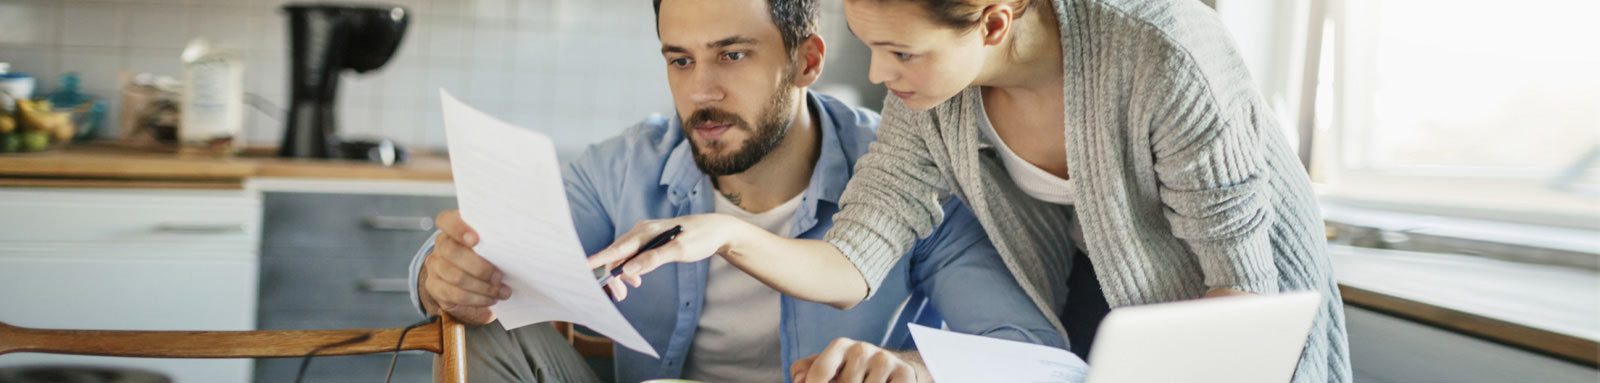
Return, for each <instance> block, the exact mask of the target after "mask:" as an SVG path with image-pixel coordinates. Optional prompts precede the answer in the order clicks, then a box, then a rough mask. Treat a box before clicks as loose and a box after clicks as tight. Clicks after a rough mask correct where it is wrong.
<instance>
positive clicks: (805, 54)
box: [794, 33, 828, 87]
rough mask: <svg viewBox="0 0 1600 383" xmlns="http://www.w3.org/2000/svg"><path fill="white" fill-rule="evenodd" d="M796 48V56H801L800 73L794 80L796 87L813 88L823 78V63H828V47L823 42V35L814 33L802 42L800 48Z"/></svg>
mask: <svg viewBox="0 0 1600 383" xmlns="http://www.w3.org/2000/svg"><path fill="white" fill-rule="evenodd" d="M796 48H797V49H795V54H796V55H798V56H799V57H798V59H799V60H797V62H796V64H799V68H797V70H799V71H800V73H796V76H795V78H794V82H795V86H799V87H808V86H811V84H813V83H816V82H817V79H818V78H821V77H822V63H823V62H826V61H827V60H826V59H827V57H828V45H827V44H826V43H824V42H823V41H822V35H820V34H815V33H813V34H811V36H810V37H806V38H805V40H800V46H799V47H796Z"/></svg>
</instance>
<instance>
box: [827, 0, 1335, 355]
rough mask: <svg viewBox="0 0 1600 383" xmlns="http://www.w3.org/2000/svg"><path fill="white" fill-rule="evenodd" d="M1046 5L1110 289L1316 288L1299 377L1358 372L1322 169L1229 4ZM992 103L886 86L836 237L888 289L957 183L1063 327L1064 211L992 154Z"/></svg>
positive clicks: (1084, 205)
mask: <svg viewBox="0 0 1600 383" xmlns="http://www.w3.org/2000/svg"><path fill="white" fill-rule="evenodd" d="M1051 3H1052V4H1051V5H1053V6H1054V7H1055V11H1056V14H1057V15H1058V16H1059V17H1058V19H1059V21H1060V31H1061V36H1062V39H1061V42H1062V56H1063V66H1064V68H1063V70H1064V74H1065V78H1064V82H1065V84H1066V86H1065V89H1064V92H1065V93H1064V96H1065V102H1066V107H1065V110H1066V116H1063V118H1064V119H1065V121H1066V126H1067V132H1066V142H1064V143H1063V144H1064V145H1065V146H1066V148H1067V168H1068V171H1069V172H1070V174H1071V177H1072V179H1073V188H1074V189H1075V190H1074V191H1073V192H1074V193H1075V195H1076V197H1077V201H1076V202H1077V204H1076V208H1077V214H1078V217H1079V220H1080V221H1079V222H1080V224H1081V225H1082V228H1083V236H1084V241H1085V242H1087V244H1086V245H1087V246H1084V247H1085V248H1087V250H1088V255H1089V258H1090V260H1091V261H1093V263H1094V266H1095V269H1096V271H1097V272H1098V276H1099V279H1100V284H1101V286H1102V288H1103V289H1104V292H1105V294H1106V301H1107V302H1108V303H1110V305H1111V307H1113V308H1115V307H1121V306H1128V305H1139V304H1148V303H1159V302H1171V301H1177V300H1186V299H1194V298H1198V297H1200V296H1201V295H1203V294H1204V293H1205V292H1206V291H1208V290H1210V289H1216V288H1231V289H1239V290H1245V291H1251V292H1257V293H1272V292H1280V291H1305V290H1315V291H1319V292H1321V293H1322V295H1323V299H1324V303H1323V307H1322V309H1321V310H1320V312H1319V313H1318V315H1317V318H1316V322H1315V324H1314V325H1313V326H1312V329H1311V334H1310V336H1309V339H1308V341H1307V343H1306V347H1305V350H1304V352H1303V353H1302V355H1301V359H1300V364H1299V366H1298V367H1297V370H1296V372H1295V379H1294V381H1296V382H1330V381H1332V382H1347V381H1350V379H1351V377H1350V374H1351V373H1350V359H1349V350H1348V344H1347V342H1346V337H1345V326H1344V311H1343V309H1342V307H1343V304H1342V301H1341V299H1340V296H1339V292H1338V289H1337V288H1336V284H1335V281H1334V279H1333V273H1332V268H1331V266H1330V265H1329V261H1328V258H1327V255H1326V240H1325V238H1324V235H1323V230H1322V219H1321V214H1320V212H1319V210H1318V208H1317V203H1316V199H1315V196H1314V195H1313V193H1312V190H1311V184H1310V181H1309V179H1308V178H1307V176H1306V172H1305V169H1304V168H1302V167H1301V166H1300V163H1299V160H1298V157H1297V156H1296V155H1295V153H1294V152H1293V151H1291V150H1290V149H1289V146H1288V143H1287V141H1286V140H1285V138H1284V137H1283V134H1282V132H1281V130H1280V127H1279V125H1278V121H1276V120H1275V119H1274V117H1273V113H1272V111H1271V110H1269V109H1268V108H1267V107H1266V104H1265V102H1264V101H1263V100H1262V98H1261V96H1260V93H1259V92H1258V91H1257V90H1256V89H1255V87H1254V83H1253V82H1252V81H1251V79H1250V76H1249V73H1248V72H1247V68H1246V67H1245V65H1244V62H1243V60H1242V59H1241V58H1240V57H1239V54H1238V52H1237V49H1236V48H1235V45H1234V42H1233V38H1232V37H1231V36H1230V35H1228V33H1227V30H1226V28H1224V26H1223V25H1222V23H1221V22H1220V20H1219V19H1218V18H1217V16H1216V14H1215V13H1214V12H1213V11H1211V10H1210V9H1209V8H1206V7H1205V6H1204V5H1202V4H1201V3H1200V2H1198V1H1193V0H1051ZM979 102H981V100H980V97H979V94H978V89H977V88H971V89H967V90H966V91H964V92H962V93H961V94H959V95H957V96H955V97H953V98H951V99H950V100H949V101H947V102H945V103H944V104H941V105H939V106H937V107H935V108H934V109H932V110H929V111H924V112H916V111H912V110H910V109H908V108H906V106H905V105H904V104H903V103H901V102H900V100H899V99H898V98H895V97H892V96H891V97H889V98H888V99H886V101H885V103H884V104H885V106H884V110H883V125H882V126H881V127H880V128H879V132H878V141H876V142H874V143H873V144H872V147H871V152H870V153H868V154H866V155H865V156H863V157H861V159H860V161H859V163H858V164H857V165H856V173H855V175H854V177H853V178H852V179H851V181H850V185H849V187H848V188H846V190H845V193H844V195H843V197H842V199H841V204H842V205H843V210H842V211H840V212H839V213H838V214H836V215H834V228H833V230H831V231H830V232H829V233H828V235H827V237H826V239H827V240H828V241H829V242H830V243H832V244H833V245H834V246H836V247H838V248H839V250H840V251H841V252H843V253H844V254H845V256H846V257H848V258H849V259H850V260H851V262H854V263H855V265H856V267H857V268H859V269H860V271H861V274H862V275H863V276H864V277H866V279H867V281H868V284H869V286H870V287H871V288H872V289H873V291H876V287H877V284H878V283H879V282H880V281H882V279H883V277H884V275H886V274H887V273H888V271H889V269H890V268H891V267H892V266H893V265H894V263H895V262H896V260H897V259H898V258H899V257H900V256H901V254H904V253H905V252H906V249H907V248H908V247H909V246H911V244H912V243H913V242H914V240H915V239H916V238H918V237H922V236H926V235H928V234H929V233H930V232H931V231H932V229H933V227H934V226H936V225H938V224H939V222H940V221H941V220H942V219H943V217H942V216H941V212H942V210H941V209H940V205H939V200H940V197H941V196H945V195H949V194H951V193H954V194H955V195H956V196H958V197H960V198H962V200H964V201H966V202H967V204H968V206H969V207H971V208H972V211H973V212H974V213H975V214H977V216H978V218H979V220H980V221H981V222H982V224H983V227H984V229H985V230H986V231H988V233H989V236H990V237H991V238H993V239H994V241H995V246H996V247H997V248H998V249H999V251H1000V254H1001V256H1002V257H1003V258H1004V259H1005V262H1006V266H1007V267H1008V268H1010V269H1011V272H1012V273H1013V274H1015V275H1016V276H1017V278H1018V280H1019V281H1021V283H1022V287H1023V289H1024V290H1025V291H1027V292H1028V294H1029V295H1030V296H1031V297H1032V298H1033V300H1034V303H1035V304H1036V305H1037V306H1038V307H1039V309H1040V310H1041V311H1044V312H1045V313H1046V314H1047V316H1049V317H1050V318H1052V321H1053V322H1055V324H1056V327H1057V329H1058V330H1061V326H1060V323H1059V321H1058V320H1056V319H1055V318H1056V315H1057V314H1058V313H1059V312H1060V310H1061V308H1062V304H1063V302H1064V299H1065V296H1066V293H1067V292H1066V286H1067V284H1066V278H1067V276H1068V275H1070V273H1069V271H1070V268H1071V258H1070V257H1069V256H1070V255H1071V254H1072V253H1071V250H1069V249H1070V248H1071V246H1072V245H1071V239H1070V238H1069V236H1068V234H1067V230H1068V227H1067V225H1068V224H1069V221H1068V220H1066V219H1064V218H1063V217H1064V216H1065V214H1066V212H1065V210H1064V209H1066V208H1064V207H1060V206H1057V205H1052V204H1048V203H1044V202H1041V201H1038V200H1035V199H1033V198H1031V197H1028V196H1027V195H1026V194H1024V193H1023V192H1022V191H1021V190H1020V189H1018V188H1017V187H1016V185H1015V184H1014V183H1013V182H1011V179H1010V178H1009V176H1008V175H1007V174H1006V172H1005V171H1004V168H1003V167H1002V165H1001V163H1000V161H998V160H996V159H995V158H993V157H992V156H988V155H982V154H980V153H979V148H978V145H979V142H980V139H979V132H978V130H977V125H976V121H977V119H978V118H982V116H979V113H980V112H979V105H978V103H979ZM1062 333H1063V334H1065V331H1064V330H1063V331H1062ZM1067 336H1071V334H1067ZM1196 352H1205V350H1196Z"/></svg>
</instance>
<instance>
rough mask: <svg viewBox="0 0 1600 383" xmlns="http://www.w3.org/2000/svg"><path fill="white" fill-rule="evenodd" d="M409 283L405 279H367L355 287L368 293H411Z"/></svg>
mask: <svg viewBox="0 0 1600 383" xmlns="http://www.w3.org/2000/svg"><path fill="white" fill-rule="evenodd" d="M410 284H411V281H410V280H408V279H406V278H367V279H363V280H361V282H360V283H358V284H357V287H359V288H360V289H361V291H365V292H369V293H403V294H410V293H411V286H407V285H410Z"/></svg>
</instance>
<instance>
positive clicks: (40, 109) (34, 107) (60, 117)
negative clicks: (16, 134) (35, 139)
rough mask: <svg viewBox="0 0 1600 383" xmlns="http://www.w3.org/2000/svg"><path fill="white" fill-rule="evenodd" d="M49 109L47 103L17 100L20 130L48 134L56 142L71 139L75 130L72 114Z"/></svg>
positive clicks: (48, 103)
mask: <svg viewBox="0 0 1600 383" xmlns="http://www.w3.org/2000/svg"><path fill="white" fill-rule="evenodd" d="M50 107H51V105H50V102H49V101H44V100H38V101H28V100H17V116H18V117H19V118H20V119H21V122H22V124H21V125H22V128H23V129H24V130H28V131H34V132H45V133H48V134H50V135H51V136H53V137H55V139H56V140H57V141H65V140H67V139H71V138H72V134H73V133H74V130H75V129H73V126H72V113H69V112H56V111H51V110H50Z"/></svg>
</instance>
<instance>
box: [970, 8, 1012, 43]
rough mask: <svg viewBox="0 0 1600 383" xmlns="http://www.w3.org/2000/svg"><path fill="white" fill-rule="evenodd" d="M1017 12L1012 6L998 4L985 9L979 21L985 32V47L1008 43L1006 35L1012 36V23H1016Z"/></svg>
mask: <svg viewBox="0 0 1600 383" xmlns="http://www.w3.org/2000/svg"><path fill="white" fill-rule="evenodd" d="M1016 11H1017V10H1016V9H1014V8H1011V5H1010V4H996V5H990V6H988V7H984V8H983V15H981V16H979V19H978V20H979V21H980V22H981V23H982V26H983V28H980V29H979V30H980V31H982V32H983V45H986V46H995V45H1000V43H1002V42H1005V41H1006V35H1009V34H1011V27H1012V26H1014V24H1012V23H1013V22H1014V21H1016V20H1015V19H1014V18H1013V16H1015V15H1016Z"/></svg>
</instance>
